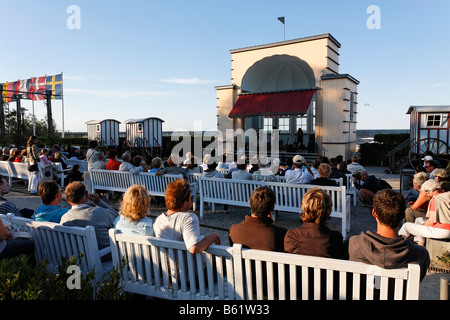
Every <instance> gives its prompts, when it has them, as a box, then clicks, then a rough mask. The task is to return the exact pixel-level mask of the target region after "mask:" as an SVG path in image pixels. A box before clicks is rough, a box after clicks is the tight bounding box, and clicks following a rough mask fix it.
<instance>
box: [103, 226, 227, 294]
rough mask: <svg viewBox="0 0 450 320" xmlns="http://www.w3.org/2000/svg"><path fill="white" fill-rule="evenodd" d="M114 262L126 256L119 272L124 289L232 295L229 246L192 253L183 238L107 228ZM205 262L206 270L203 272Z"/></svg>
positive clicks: (159, 292)
mask: <svg viewBox="0 0 450 320" xmlns="http://www.w3.org/2000/svg"><path fill="white" fill-rule="evenodd" d="M109 236H110V241H111V254H112V259H113V264H114V266H116V265H117V264H118V263H120V262H121V261H122V259H123V258H125V259H126V261H127V265H126V267H125V268H124V269H123V271H122V273H121V279H122V285H123V290H124V291H127V292H132V293H137V294H143V295H146V296H152V297H158V298H164V299H171V300H200V299H210V300H216V299H232V300H234V299H235V298H236V297H235V296H234V292H235V290H234V288H233V284H234V274H233V265H232V260H231V251H232V250H231V248H229V247H223V246H212V247H210V248H208V249H207V250H206V251H205V252H203V253H197V254H191V253H189V252H188V251H187V250H186V246H185V244H184V242H180V241H173V240H167V239H161V238H155V237H146V236H138V235H126V234H121V233H120V232H118V231H117V230H115V229H110V230H109ZM204 263H205V264H206V272H205V273H203V272H201V271H199V270H203V266H204Z"/></svg>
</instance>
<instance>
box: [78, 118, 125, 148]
mask: <svg viewBox="0 0 450 320" xmlns="http://www.w3.org/2000/svg"><path fill="white" fill-rule="evenodd" d="M119 124H120V122H119V121H117V120H114V119H105V120H91V121H88V122H86V125H87V133H88V140H97V141H98V144H99V145H101V146H108V147H117V146H118V145H119Z"/></svg>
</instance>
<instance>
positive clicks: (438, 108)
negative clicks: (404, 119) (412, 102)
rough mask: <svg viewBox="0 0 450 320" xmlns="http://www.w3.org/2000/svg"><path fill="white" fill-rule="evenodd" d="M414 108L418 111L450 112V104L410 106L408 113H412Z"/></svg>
mask: <svg viewBox="0 0 450 320" xmlns="http://www.w3.org/2000/svg"><path fill="white" fill-rule="evenodd" d="M413 110H416V111H418V112H431V113H433V112H450V105H448V106H410V107H409V109H408V111H407V112H406V114H411V112H412V111H413Z"/></svg>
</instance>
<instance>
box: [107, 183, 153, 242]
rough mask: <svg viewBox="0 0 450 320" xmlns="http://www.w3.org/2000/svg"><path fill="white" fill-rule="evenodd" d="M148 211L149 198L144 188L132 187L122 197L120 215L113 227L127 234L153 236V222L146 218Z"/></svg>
mask: <svg viewBox="0 0 450 320" xmlns="http://www.w3.org/2000/svg"><path fill="white" fill-rule="evenodd" d="M149 209H150V196H149V194H148V192H147V189H145V187H144V186H139V185H136V184H135V185H132V186H131V187H129V188H128V189H127V191H126V192H125V194H124V195H123V200H122V202H121V204H120V212H119V213H120V215H119V216H118V217H117V218H116V221H115V222H114V226H115V228H116V229H117V230H120V231H121V232H122V233H127V234H139V235H144V236H153V235H154V234H155V233H154V231H153V220H152V219H151V218H150V217H149V216H147V215H148V214H149V212H150V211H149Z"/></svg>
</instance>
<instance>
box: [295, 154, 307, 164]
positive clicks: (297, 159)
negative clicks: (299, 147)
mask: <svg viewBox="0 0 450 320" xmlns="http://www.w3.org/2000/svg"><path fill="white" fill-rule="evenodd" d="M292 162H293V163H295V164H298V165H300V164H303V163H305V158H303V157H302V156H301V155H296V156H295V157H294V158H293V159H292Z"/></svg>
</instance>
